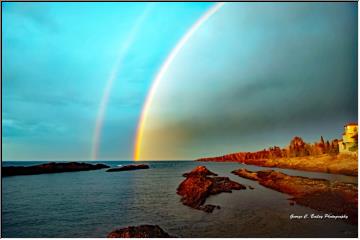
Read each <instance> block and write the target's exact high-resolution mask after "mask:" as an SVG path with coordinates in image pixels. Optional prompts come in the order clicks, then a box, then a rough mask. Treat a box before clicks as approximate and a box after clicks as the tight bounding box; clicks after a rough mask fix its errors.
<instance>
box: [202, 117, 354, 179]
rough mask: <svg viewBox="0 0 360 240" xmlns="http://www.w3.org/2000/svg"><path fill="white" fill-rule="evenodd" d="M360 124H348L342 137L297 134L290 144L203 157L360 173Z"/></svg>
mask: <svg viewBox="0 0 360 240" xmlns="http://www.w3.org/2000/svg"><path fill="white" fill-rule="evenodd" d="M357 151H358V125H357V124H356V123H350V124H347V125H345V129H344V134H343V137H342V140H338V139H334V140H332V141H325V140H324V138H323V137H321V138H320V141H319V142H315V143H313V144H311V143H306V142H304V141H303V139H302V138H300V137H294V138H293V139H292V140H291V142H290V144H289V145H288V147H286V148H283V149H281V148H280V147H277V146H274V147H270V148H268V149H264V150H261V151H257V152H238V153H232V154H227V155H223V156H218V157H207V158H200V159H198V160H197V161H205V162H239V163H244V164H249V165H257V166H262V167H278V168H288V169H298V170H305V171H314V172H326V173H336V174H344V175H350V176H357V175H358V158H357V156H358V153H357Z"/></svg>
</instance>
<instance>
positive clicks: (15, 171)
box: [1, 162, 109, 177]
mask: <svg viewBox="0 0 360 240" xmlns="http://www.w3.org/2000/svg"><path fill="white" fill-rule="evenodd" d="M102 168H109V166H107V165H105V164H101V163H98V164H89V163H79V162H64V163H55V162H50V163H45V164H40V165H34V166H29V167H14V166H11V167H2V171H1V172H2V176H3V177H6V176H16V175H33V174H45V173H61V172H76V171H89V170H97V169H102Z"/></svg>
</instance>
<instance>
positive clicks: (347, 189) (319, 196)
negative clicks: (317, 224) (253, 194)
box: [232, 169, 358, 224]
mask: <svg viewBox="0 0 360 240" xmlns="http://www.w3.org/2000/svg"><path fill="white" fill-rule="evenodd" d="M232 173H233V174H235V175H238V176H240V177H244V178H248V179H252V180H255V181H258V182H259V184H261V185H263V186H265V187H268V188H271V189H274V190H276V191H279V192H282V193H286V194H289V195H292V198H290V199H289V200H290V201H291V202H290V204H294V202H295V203H297V204H299V205H302V206H306V207H310V208H312V209H315V210H318V211H324V212H326V213H331V214H336V215H346V216H347V218H346V217H344V219H345V220H346V221H348V222H350V223H352V224H356V223H357V220H358V189H357V184H352V183H344V182H338V181H333V182H330V181H328V180H325V179H316V178H307V177H300V176H290V175H287V174H284V173H281V172H277V171H273V170H266V171H258V172H251V171H248V170H246V169H239V170H235V171H232Z"/></svg>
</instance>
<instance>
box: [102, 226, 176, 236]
mask: <svg viewBox="0 0 360 240" xmlns="http://www.w3.org/2000/svg"><path fill="white" fill-rule="evenodd" d="M107 237H108V238H171V237H172V236H170V235H169V234H168V233H167V232H165V231H164V230H162V229H161V228H160V227H159V226H158V225H140V226H129V227H126V228H121V229H117V230H115V231H112V232H111V233H109V234H108V235H107Z"/></svg>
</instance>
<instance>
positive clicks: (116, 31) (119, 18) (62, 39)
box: [2, 3, 212, 160]
mask: <svg viewBox="0 0 360 240" xmlns="http://www.w3.org/2000/svg"><path fill="white" fill-rule="evenodd" d="M211 5H212V3H161V4H159V3H2V10H3V16H2V17H3V23H2V24H3V25H2V26H3V73H2V74H3V75H2V77H3V98H2V100H3V101H2V106H3V119H2V123H3V136H2V140H3V142H2V144H3V159H4V160H48V159H55V160H56V159H58V160H62V159H63V160H71V159H74V160H76V159H85V160H86V159H90V157H91V156H90V154H91V147H92V136H93V132H94V127H95V121H96V116H97V113H98V109H99V103H100V100H101V98H102V95H103V90H104V88H105V85H106V82H107V80H108V78H109V75H110V73H111V71H112V70H113V68H114V67H116V66H114V65H115V63H116V59H117V58H118V54H119V49H120V48H121V47H122V44H124V42H125V41H126V38H127V36H128V35H129V33H130V32H131V29H132V28H133V27H134V23H135V22H136V20H137V19H138V18H139V17H140V16H141V14H143V13H144V11H145V10H146V9H147V8H150V10H148V11H149V13H148V15H147V17H146V19H144V21H143V23H142V25H141V26H140V30H139V31H138V32H137V34H136V36H135V37H134V39H133V40H134V41H133V42H132V44H131V45H130V47H129V50H128V51H127V54H126V55H125V56H124V57H123V64H122V66H121V69H119V74H118V77H117V78H116V81H115V83H114V86H113V89H112V92H111V97H110V99H109V105H108V108H107V112H106V116H105V121H104V129H103V133H102V136H101V144H100V151H99V157H100V158H101V159H131V158H132V149H133V139H134V135H135V129H136V125H137V122H138V118H139V114H140V111H141V108H142V105H143V101H144V98H145V97H146V94H147V91H148V88H149V86H150V84H151V81H152V80H153V77H154V74H156V72H157V70H158V69H159V67H160V66H161V64H162V62H163V61H164V59H165V57H166V56H167V54H168V53H169V52H170V51H171V49H172V48H173V47H174V45H175V44H176V42H177V41H178V40H179V39H180V38H181V36H182V35H183V34H184V33H185V32H186V30H187V29H188V28H189V27H190V26H191V25H192V24H193V23H194V22H195V21H196V20H197V19H198V18H199V17H200V16H201V15H202V14H203V13H204V12H205V11H206V10H207V9H208V8H209V7H210V6H211Z"/></svg>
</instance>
